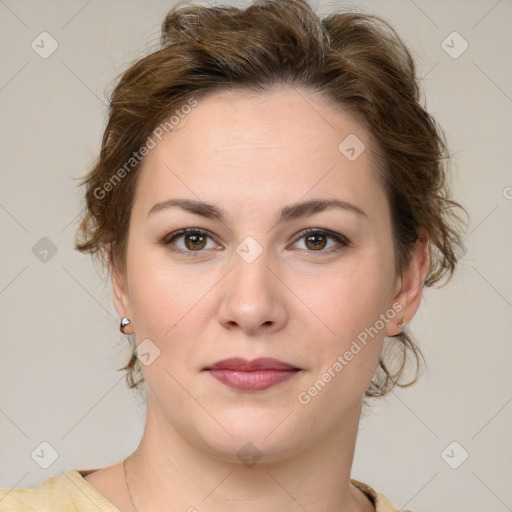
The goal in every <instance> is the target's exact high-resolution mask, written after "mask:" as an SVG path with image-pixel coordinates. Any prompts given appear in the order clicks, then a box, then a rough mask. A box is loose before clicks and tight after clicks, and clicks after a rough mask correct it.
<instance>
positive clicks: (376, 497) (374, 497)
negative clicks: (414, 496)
mask: <svg viewBox="0 0 512 512" xmlns="http://www.w3.org/2000/svg"><path fill="white" fill-rule="evenodd" d="M350 482H351V484H352V485H353V486H354V487H357V488H358V489H359V490H360V491H362V492H363V493H364V494H366V496H368V498H369V500H370V501H371V502H372V503H373V504H374V506H375V512H399V511H400V512H412V511H411V510H408V509H403V508H401V509H398V508H395V507H394V506H393V505H392V504H391V502H390V501H389V499H388V498H386V496H384V494H380V493H378V492H376V491H375V490H374V489H373V488H372V487H370V486H369V485H368V484H365V483H363V482H359V481H358V480H354V479H350Z"/></svg>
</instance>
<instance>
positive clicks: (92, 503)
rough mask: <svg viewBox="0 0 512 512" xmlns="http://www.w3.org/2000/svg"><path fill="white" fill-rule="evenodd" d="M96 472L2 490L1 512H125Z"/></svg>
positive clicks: (380, 502)
mask: <svg viewBox="0 0 512 512" xmlns="http://www.w3.org/2000/svg"><path fill="white" fill-rule="evenodd" d="M93 471H96V469H69V470H67V471H65V472H64V473H63V474H62V475H61V476H53V477H48V478H46V479H45V480H43V482H42V483H41V484H40V485H39V487H36V488H33V489H31V488H26V489H23V488H14V489H0V512H121V511H120V510H119V509H118V508H117V507H115V506H114V505H113V504H112V503H110V501H108V500H107V499H106V498H105V496H103V495H102V494H100V492H99V491H98V490H97V489H96V488H95V487H93V486H92V485H91V484H90V483H89V482H87V480H84V478H83V477H84V476H85V475H87V474H88V473H92V472H93ZM351 482H352V485H354V486H355V487H357V488H358V489H360V490H361V491H363V492H364V493H365V494H366V495H367V496H368V497H369V498H370V500H371V501H372V502H373V504H374V505H375V508H376V510H377V512H398V509H396V508H395V507H393V505H391V503H390V502H389V500H388V499H387V498H386V497H385V496H384V495H382V494H377V493H376V492H375V491H374V490H373V489H372V488H371V487H369V486H368V485H366V484H364V483H362V482H358V481H357V480H351ZM403 512H404V511H403ZM405 512H406V511H405Z"/></svg>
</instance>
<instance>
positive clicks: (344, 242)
mask: <svg viewBox="0 0 512 512" xmlns="http://www.w3.org/2000/svg"><path fill="white" fill-rule="evenodd" d="M188 234H197V235H201V236H206V237H208V238H210V239H212V240H213V237H212V236H211V234H210V233H209V232H208V231H205V230H204V229H201V228H186V229H180V230H179V231H175V232H173V233H171V234H169V235H167V236H166V237H165V238H164V239H163V241H162V243H163V244H164V245H171V243H172V242H174V241H175V240H177V239H178V238H180V237H182V236H184V235H188ZM309 235H323V236H326V237H327V238H331V239H333V240H335V241H336V242H337V243H338V244H339V246H338V247H335V248H332V247H331V248H330V249H328V250H323V249H322V250H318V251H313V250H306V252H309V253H315V252H318V253H320V254H331V253H334V252H338V251H340V250H341V249H343V248H344V247H348V246H349V245H350V240H349V239H348V238H347V237H345V236H343V235H340V234H338V233H334V232H333V231H329V230H328V229H305V230H303V231H301V232H300V233H298V235H297V238H296V240H295V242H294V244H295V243H297V242H298V241H300V240H301V239H303V238H305V237H307V236H309ZM172 250H173V251H175V252H181V253H186V254H190V255H192V254H194V253H201V252H204V249H199V250H197V251H191V250H184V249H172ZM197 255H198V254H197ZM194 256H196V254H194Z"/></svg>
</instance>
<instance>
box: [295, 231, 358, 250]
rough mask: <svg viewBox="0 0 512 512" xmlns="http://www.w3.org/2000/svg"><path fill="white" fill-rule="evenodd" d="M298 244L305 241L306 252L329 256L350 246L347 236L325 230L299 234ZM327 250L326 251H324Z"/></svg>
mask: <svg viewBox="0 0 512 512" xmlns="http://www.w3.org/2000/svg"><path fill="white" fill-rule="evenodd" d="M298 236H299V238H298V239H297V242H295V243H296V244H298V243H299V242H301V241H302V240H303V241H304V242H303V243H304V247H305V249H304V250H305V251H307V252H310V253H311V252H318V253H322V254H328V253H331V252H336V251H339V250H341V249H343V247H347V246H349V245H350V240H349V239H348V238H346V237H345V236H343V235H341V234H339V233H334V232H332V231H328V230H325V229H307V230H305V231H302V232H301V233H299V235H298ZM324 249H325V250H324Z"/></svg>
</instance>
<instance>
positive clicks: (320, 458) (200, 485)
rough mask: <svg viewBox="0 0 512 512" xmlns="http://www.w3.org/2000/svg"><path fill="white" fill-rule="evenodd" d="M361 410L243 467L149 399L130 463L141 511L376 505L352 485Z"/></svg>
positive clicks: (249, 511) (314, 511)
mask: <svg viewBox="0 0 512 512" xmlns="http://www.w3.org/2000/svg"><path fill="white" fill-rule="evenodd" d="M360 408H361V404H360V403H359V404H358V405H357V407H354V410H353V411H352V414H351V416H350V418H349V419H348V420H347V422H345V424H344V425H340V426H339V427H338V428H337V430H336V431H335V432H329V433H327V435H325V436H324V437H323V438H322V439H319V440H316V442H315V443H314V445H311V446H308V447H304V449H303V450H302V451H296V452H294V453H291V454H274V457H273V458H272V462H265V463H264V462H263V459H262V461H258V462H257V463H256V464H254V465H250V464H247V465H244V464H243V463H241V462H240V461H239V460H232V459H228V458H227V457H224V458H222V457H220V456H219V454H217V453H215V454H214V453H212V451H211V450H210V451H208V449H205V447H204V446H200V445H199V444H198V443H197V442H194V439H191V438H185V437H184V436H183V435H181V434H180V433H179V432H177V431H176V430H175V429H174V428H172V427H171V426H170V425H169V423H168V421H166V420H165V418H164V417H163V416H162V415H161V414H160V413H159V410H158V408H157V407H155V406H154V404H153V403H152V401H151V400H148V411H147V419H146V426H145V429H144V434H143V437H142V440H141V442H140V444H139V446H138V447H137V449H136V450H135V451H134V452H133V454H131V455H130V456H129V459H128V460H127V476H128V484H129V491H130V494H131V497H132V499H133V503H134V505H135V508H136V511H137V512H147V511H149V510H151V511H160V510H165V511H168V512H174V511H183V510H187V511H191V512H193V511H201V510H208V511H209V512H220V511H222V512H234V511H235V510H236V511H239V510H244V511H246V512H259V511H261V510H279V511H281V512H288V511H289V512H292V511H299V510H308V512H319V511H325V510H331V511H333V512H334V511H337V510H340V511H341V510H343V511H346V512H349V511H351V512H352V511H354V512H355V511H359V510H372V509H373V507H370V508H369V501H368V500H367V499H366V498H364V497H363V496H362V494H361V492H360V491H358V490H356V489H355V488H354V487H353V486H351V484H350V469H351V466H352V460H353V456H354V449H355V442H356V436H357V427H358V423H359V414H360Z"/></svg>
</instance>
